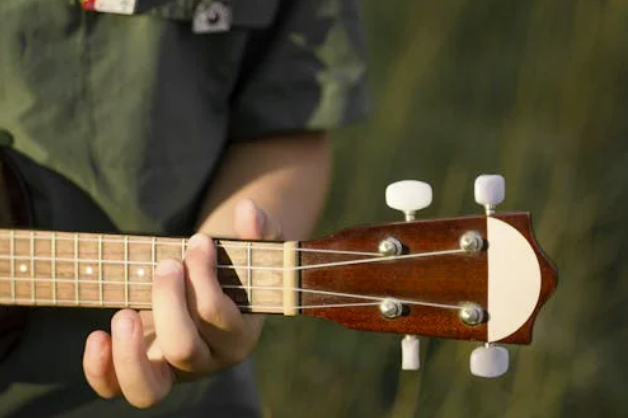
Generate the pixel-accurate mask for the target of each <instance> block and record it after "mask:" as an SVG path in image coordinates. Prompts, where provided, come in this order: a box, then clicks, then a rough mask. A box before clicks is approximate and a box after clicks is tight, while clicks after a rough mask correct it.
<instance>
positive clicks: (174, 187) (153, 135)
mask: <svg viewBox="0 0 628 418" xmlns="http://www.w3.org/2000/svg"><path fill="white" fill-rule="evenodd" d="M144 1H146V0H144ZM199 3H202V5H204V6H207V5H211V4H213V3H215V2H212V1H207V0H192V1H191V0H177V1H174V2H172V1H171V2H170V3H166V4H165V5H163V6H161V7H159V8H157V9H150V10H148V11H147V12H146V13H145V14H142V15H135V16H120V15H113V14H103V13H93V12H84V11H83V10H82V9H81V8H80V7H79V5H78V4H75V1H74V0H71V1H69V2H68V1H67V0H66V1H61V0H29V1H23V0H4V1H2V2H0V129H3V130H5V133H8V134H5V136H9V135H10V136H11V137H12V138H13V146H14V147H15V149H17V150H18V151H20V152H22V153H24V154H25V155H27V156H29V157H30V158H32V159H33V160H35V161H36V162H38V163H39V164H41V165H43V166H45V167H48V168H51V169H53V170H55V171H56V172H58V173H60V174H62V175H63V176H65V177H66V178H68V179H70V180H71V181H72V182H74V183H75V184H77V185H78V186H80V187H81V188H82V189H84V190H85V191H87V193H89V195H90V196H91V197H92V198H93V199H94V200H96V202H97V203H98V204H99V205H100V206H101V207H102V208H103V209H104V210H105V212H106V213H107V214H108V216H109V217H110V218H111V219H112V220H113V222H114V223H115V224H116V225H117V226H118V227H119V228H120V229H122V230H126V231H142V232H145V231H150V232H163V231H166V230H167V229H168V226H169V225H171V224H173V223H174V224H176V223H178V222H180V221H181V219H182V218H183V219H185V218H188V217H189V216H190V209H189V208H190V204H191V202H193V201H194V200H195V199H196V198H198V197H199V194H200V193H201V192H202V191H203V190H204V189H205V188H206V187H207V184H208V181H210V178H211V173H212V171H213V170H214V169H215V167H216V164H217V162H218V159H219V157H220V155H221V153H222V151H223V149H224V147H225V146H226V145H227V142H228V141H230V140H243V139H246V140H252V139H255V138H261V137H265V136H269V135H274V134H280V133H289V132H293V131H297V130H304V129H327V128H330V127H334V126H337V125H339V124H342V123H346V122H348V121H350V120H352V119H354V118H355V117H358V116H360V115H361V114H363V113H364V111H365V100H364V88H363V86H364V85H363V79H364V74H365V66H364V61H363V39H362V33H361V31H360V22H359V16H358V13H357V10H356V8H357V6H356V4H355V2H354V1H351V0H348V1H341V0H325V1H316V2H307V1H279V0H264V1H261V0H231V1H230V2H229V3H224V5H226V6H227V7H229V9H230V11H231V19H230V24H229V25H228V28H227V30H224V31H219V32H213V33H205V34H196V33H193V31H192V26H193V25H192V24H193V21H194V17H195V14H196V12H197V10H198V8H199V7H200V6H199Z"/></svg>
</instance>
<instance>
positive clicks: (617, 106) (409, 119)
mask: <svg viewBox="0 0 628 418" xmlns="http://www.w3.org/2000/svg"><path fill="white" fill-rule="evenodd" d="M363 4H364V19H365V24H366V28H367V34H368V40H369V64H370V85H371V92H372V103H373V114H372V116H371V118H370V119H369V120H368V121H366V122H365V123H363V124H361V125H360V126H356V127H352V128H349V129H345V130H343V131H341V132H337V133H336V134H335V140H334V145H335V158H336V161H335V180H334V184H333V190H332V192H331V195H330V198H329V203H328V206H327V209H326V212H325V215H324V217H323V219H322V223H321V226H320V229H319V231H318V233H317V236H321V235H324V234H327V233H330V232H332V231H334V230H337V229H339V228H343V227H347V226H351V225H356V224H362V223H374V222H383V221H392V220H398V219H399V216H398V215H397V214H396V213H394V212H393V211H391V210H390V209H388V208H387V207H386V205H385V203H384V197H383V196H384V195H383V192H384V188H385V187H386V185H387V184H388V183H390V182H392V181H395V180H399V179H405V178H416V179H421V180H425V181H428V182H430V183H431V184H432V186H433V187H434V203H433V205H432V207H431V208H430V209H428V210H426V211H424V213H423V214H422V216H424V217H442V216H451V215H462V214H469V213H472V214H473V213H479V207H477V205H476V204H475V203H474V201H473V190H472V184H473V180H474V178H475V176H476V175H478V174H480V173H484V172H496V173H501V174H503V175H504V176H505V177H506V180H507V198H506V202H505V204H504V205H503V206H502V207H501V210H526V211H531V212H532V213H533V220H534V225H535V229H536V234H537V237H538V239H539V241H540V243H541V244H542V246H543V247H544V249H545V250H546V252H547V253H548V254H549V255H550V257H551V258H552V259H553V260H554V261H555V262H556V264H557V265H558V267H559V270H560V284H559V288H558V292H557V294H556V296H555V297H554V298H553V299H552V300H551V301H550V303H549V305H547V306H546V309H545V310H543V311H542V312H541V316H540V320H539V321H538V322H537V327H536V329H535V340H534V342H533V345H532V346H530V347H524V348H521V349H517V348H513V349H511V357H513V362H512V363H511V372H510V373H509V375H508V376H507V377H504V378H500V379H496V380H490V381H489V380H481V379H477V378H473V377H470V376H469V372H468V354H469V353H470V351H471V350H472V349H473V348H474V346H475V345H476V344H471V343H464V342H445V341H436V340H431V341H428V340H425V339H424V340H422V350H423V352H422V354H423V357H424V359H423V360H424V367H423V368H422V370H421V371H420V372H419V373H403V374H402V373H400V370H399V361H400V358H399V337H395V336H390V335H377V334H367V333H357V332H353V331H348V330H344V329H342V328H340V327H338V326H336V325H334V324H329V323H325V322H322V321H317V320H308V319H296V320H283V319H281V318H273V319H271V320H270V321H268V326H267V328H266V332H265V334H264V336H263V340H262V343H261V344H260V347H259V349H258V351H257V354H256V361H257V365H256V367H257V371H258V381H259V384H260V387H261V390H262V394H263V397H264V403H265V408H266V413H267V416H269V417H294V416H296V417H303V418H309V417H391V418H392V417H413V416H416V417H560V416H570V417H574V416H578V417H580V416H582V417H591V416H596V417H624V416H628V402H626V401H623V400H622V397H623V396H624V393H626V386H627V385H628V379H627V378H626V377H625V375H626V373H628V361H627V360H626V355H625V354H624V352H625V351H626V348H625V346H626V343H627V342H628V327H627V326H626V318H627V316H628V315H627V313H628V300H627V299H628V298H627V295H628V280H626V279H628V277H627V276H628V273H627V272H626V263H625V262H624V260H625V259H627V258H628V254H627V253H628V246H627V245H626V243H627V241H628V240H627V238H626V232H625V229H626V227H627V226H628V215H626V204H628V192H627V190H628V173H627V171H628V152H627V151H628V145H627V141H626V137H627V134H628V122H627V121H628V117H627V116H628V115H627V112H626V106H627V105H628V97H627V96H628V90H627V87H628V33H626V32H628V3H625V2H621V1H603V0H596V1H592V0H580V1H577V0H571V1H567V0H554V1H547V0H525V1H517V2H514V1H503V0H485V1H468V0H466V1H463V0H442V1H423V0H396V1H389V2H382V1H375V0H365V1H364V3H363Z"/></svg>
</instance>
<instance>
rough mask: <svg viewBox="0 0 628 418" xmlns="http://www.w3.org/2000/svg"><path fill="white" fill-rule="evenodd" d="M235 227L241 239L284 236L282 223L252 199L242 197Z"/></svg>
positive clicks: (274, 238) (236, 209)
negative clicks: (272, 217) (271, 216)
mask: <svg viewBox="0 0 628 418" xmlns="http://www.w3.org/2000/svg"><path fill="white" fill-rule="evenodd" d="M234 229H235V231H236V234H237V235H238V237H240V238H241V239H264V240H277V239H280V238H281V236H282V232H281V225H280V224H279V223H278V222H277V221H275V220H273V219H271V218H270V217H269V216H268V215H267V214H266V213H265V212H264V211H263V210H261V209H260V208H259V207H258V206H257V205H256V204H255V202H253V201H252V200H251V199H242V200H241V201H239V202H238V204H237V205H236V207H235V216H234Z"/></svg>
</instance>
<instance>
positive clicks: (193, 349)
mask: <svg viewBox="0 0 628 418" xmlns="http://www.w3.org/2000/svg"><path fill="white" fill-rule="evenodd" d="M198 353H199V348H198V347H197V345H196V343H195V341H194V340H193V339H191V338H185V339H180V340H178V341H177V342H176V344H172V345H171V346H170V347H168V348H167V350H164V355H165V356H166V358H167V359H168V362H169V363H170V364H172V365H173V366H176V367H177V368H182V369H188V368H189V367H190V366H192V365H194V363H195V360H196V359H197V358H198Z"/></svg>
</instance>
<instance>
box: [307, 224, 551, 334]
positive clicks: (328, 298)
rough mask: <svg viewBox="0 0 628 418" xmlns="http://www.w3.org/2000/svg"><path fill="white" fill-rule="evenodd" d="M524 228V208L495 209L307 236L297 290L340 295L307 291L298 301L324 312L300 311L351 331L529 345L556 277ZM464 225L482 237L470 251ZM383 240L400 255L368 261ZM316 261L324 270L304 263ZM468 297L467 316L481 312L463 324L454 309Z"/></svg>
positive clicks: (373, 257) (468, 230) (313, 264)
mask: <svg viewBox="0 0 628 418" xmlns="http://www.w3.org/2000/svg"><path fill="white" fill-rule="evenodd" d="M530 226H531V224H530V217H529V215H528V214H527V213H502V214H499V215H494V216H489V217H487V216H472V217H464V218H456V219H443V220H427V221H415V222H402V223H392V224H385V225H379V226H365V227H358V228H354V229H347V230H344V231H341V232H339V233H337V234H335V235H332V236H330V237H328V238H324V239H321V240H316V241H310V242H304V243H302V248H304V249H305V251H303V252H301V260H300V261H301V263H300V264H301V266H302V267H305V268H304V269H303V271H302V275H301V287H302V288H304V289H307V290H324V291H326V292H332V293H338V294H343V295H334V294H330V293H323V294H321V293H318V292H308V291H307V290H306V291H305V292H304V293H302V295H301V305H302V306H311V307H312V306H321V308H312V309H303V311H302V312H303V314H305V315H311V316H315V317H321V318H326V319H329V320H332V321H335V322H337V323H339V324H341V325H343V326H346V327H348V328H353V329H357V330H367V331H379V332H393V333H399V334H416V335H425V336H434V337H443V338H454V339H464V340H477V341H487V342H497V341H501V342H506V343H515V344H529V343H530V341H531V339H532V328H533V325H534V321H535V319H536V316H537V315H538V313H539V310H540V309H541V307H542V306H543V304H544V303H545V302H546V301H547V299H548V298H549V296H550V295H551V294H552V292H553V291H554V288H555V287H556V281H557V273H556V270H555V268H554V267H553V265H552V264H551V262H550V261H549V260H548V259H547V257H546V256H545V255H544V254H543V252H542V251H541V249H540V248H539V246H538V245H537V243H536V241H535V239H534V237H533V233H532V231H531V227H530ZM470 231H474V232H475V233H477V234H479V236H480V237H481V240H480V241H479V244H480V245H479V247H478V248H479V250H477V251H465V250H463V249H461V243H460V240H461V237H463V236H464V235H465V234H466V233H468V232H470ZM472 236H473V235H471V237H472ZM467 237H469V236H467ZM389 238H394V239H395V240H397V241H398V242H399V243H401V244H402V250H401V254H400V255H399V256H392V257H388V258H387V259H385V260H384V259H381V260H374V259H377V258H380V257H382V256H381V255H376V254H377V253H378V248H379V246H380V243H381V242H382V241H384V240H387V239H389ZM389 242H393V243H394V240H393V241H389ZM476 244H477V242H476ZM310 250H324V252H318V251H310ZM333 251H338V253H334V252H333ZM343 252H344V254H343ZM346 252H360V253H371V255H369V254H359V255H358V254H346ZM419 254H421V256H419ZM369 259H370V260H371V261H367V260H369ZM356 260H364V261H367V262H364V263H361V262H356ZM341 262H349V263H347V264H345V265H339V264H340V263H341ZM315 265H328V267H324V266H320V267H316V268H307V266H310V267H312V266H315ZM346 294H350V295H356V297H353V298H352V297H347V296H346ZM358 296H365V297H373V299H370V300H369V299H363V298H360V297H358ZM377 298H390V301H391V302H392V304H393V306H392V307H393V308H394V307H395V306H397V307H399V306H401V307H402V313H401V315H400V316H398V317H396V318H393V319H390V318H385V317H384V315H383V314H382V312H381V311H380V306H379V304H378V303H379V299H377ZM358 303H362V304H365V303H370V304H369V305H366V306H358V305H357V304H358ZM415 303H416V304H415ZM468 303H474V304H476V305H471V310H470V311H467V312H465V313H467V314H469V313H470V314H475V313H477V311H478V310H479V312H480V313H481V314H482V316H483V317H482V318H481V321H480V323H479V324H476V325H467V324H465V323H464V322H463V321H462V320H461V318H460V313H461V309H460V308H459V307H460V306H462V305H464V304H467V305H466V306H469V305H468ZM351 304H354V305H353V306H344V307H333V308H332V307H328V308H323V306H330V305H351ZM474 306H475V308H473V307H474ZM393 316H394V315H393ZM472 316H473V315H472ZM471 319H473V318H471ZM476 319H477V318H476ZM471 322H472V321H471Z"/></svg>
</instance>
